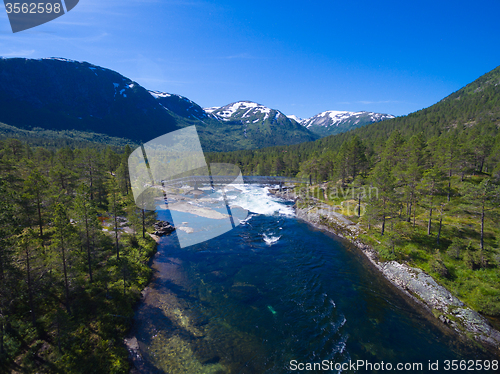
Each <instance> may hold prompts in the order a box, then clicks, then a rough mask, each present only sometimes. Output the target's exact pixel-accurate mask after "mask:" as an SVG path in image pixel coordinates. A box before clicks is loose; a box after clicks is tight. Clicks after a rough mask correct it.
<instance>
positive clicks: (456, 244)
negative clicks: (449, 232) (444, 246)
mask: <svg viewBox="0 0 500 374" xmlns="http://www.w3.org/2000/svg"><path fill="white" fill-rule="evenodd" d="M465 247H466V244H465V241H464V240H463V239H461V238H454V239H453V242H452V243H451V244H450V246H449V247H448V250H447V251H446V254H447V255H448V256H450V257H452V258H454V259H456V260H458V259H459V258H460V255H461V253H462V251H463V250H464V249H465Z"/></svg>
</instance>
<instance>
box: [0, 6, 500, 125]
mask: <svg viewBox="0 0 500 374" xmlns="http://www.w3.org/2000/svg"><path fill="white" fill-rule="evenodd" d="M2 8H3V5H2ZM499 14H500V0H490V1H480V0H479V1H474V2H471V1H437V2H436V0H434V1H413V2H408V1H401V0H399V1H342V2H340V1H335V0H330V1H312V2H304V1H292V0H288V1H273V0H267V1H260V0H254V1H252V2H243V1H234V0H232V1H225V0H224V1H209V0H161V1H160V0H129V1H127V0H120V1H118V0H106V1H103V0H80V3H79V4H78V5H77V6H76V7H75V8H74V9H73V10H72V11H71V12H69V13H68V14H66V15H64V16H62V17H60V18H58V19H56V20H54V21H52V22H49V23H47V24H44V25H41V26H38V27H36V28H33V29H30V30H26V31H22V32H19V33H16V34H13V33H12V31H11V29H10V25H9V23H8V19H7V15H6V13H5V10H4V9H1V11H0V56H4V57H27V58H41V57H65V58H70V59H74V60H78V61H88V62H91V63H93V64H96V65H100V66H103V67H106V68H110V69H113V70H116V71H118V72H119V73H121V74H123V75H124V76H126V77H129V78H131V79H133V80H135V81H137V82H138V83H140V84H141V85H142V86H144V87H146V88H148V89H154V90H159V91H164V92H170V93H177V94H180V95H183V96H186V97H188V98H190V99H191V100H193V101H195V102H197V103H198V104H200V105H201V106H203V107H210V106H222V105H225V104H229V103H231V102H234V101H239V100H251V101H256V102H258V103H260V104H263V105H266V106H269V107H271V108H274V109H279V110H281V111H282V112H284V113H285V114H295V115H297V116H299V117H302V118H307V117H311V116H313V115H315V114H317V113H319V112H322V111H325V110H353V111H358V110H368V111H375V112H382V113H390V114H395V115H403V114H408V113H410V112H413V111H416V110H419V109H421V108H424V107H427V106H430V105H432V104H434V103H435V102H437V101H439V100H440V99H442V98H443V97H445V96H447V95H448V94H450V93H452V92H454V91H456V90H458V89H459V88H461V87H463V86H464V85H466V84H467V83H469V82H471V81H473V80H474V79H476V78H478V77H479V76H480V75H482V74H484V73H486V72H488V71H490V70H492V69H494V68H495V67H496V66H498V65H500V48H499V40H500V38H499V37H500V22H499V21H498V15H499Z"/></svg>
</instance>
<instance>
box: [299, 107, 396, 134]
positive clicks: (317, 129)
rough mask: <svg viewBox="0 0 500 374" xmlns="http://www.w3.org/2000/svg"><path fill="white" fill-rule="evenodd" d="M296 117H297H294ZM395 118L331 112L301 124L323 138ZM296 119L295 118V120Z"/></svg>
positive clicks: (320, 114) (376, 114)
mask: <svg viewBox="0 0 500 374" xmlns="http://www.w3.org/2000/svg"><path fill="white" fill-rule="evenodd" d="M294 117H295V116H294ZM390 118H395V117H394V116H393V115H390V114H381V113H374V112H346V111H334V110H329V111H326V112H322V113H319V114H316V115H315V116H313V117H311V118H308V119H303V120H301V121H300V124H301V125H302V126H304V127H305V128H307V129H308V130H310V131H312V132H313V133H315V134H318V135H320V136H321V137H324V136H328V135H334V134H340V133H342V132H346V131H350V130H352V129H355V128H357V127H362V126H366V125H369V124H371V123H374V122H380V121H383V120H386V119H390ZM294 119H295V118H294Z"/></svg>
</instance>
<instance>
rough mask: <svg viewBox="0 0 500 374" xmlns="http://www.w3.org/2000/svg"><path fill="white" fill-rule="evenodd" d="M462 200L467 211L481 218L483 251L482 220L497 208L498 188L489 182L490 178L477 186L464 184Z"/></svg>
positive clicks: (499, 198) (499, 193)
mask: <svg viewBox="0 0 500 374" xmlns="http://www.w3.org/2000/svg"><path fill="white" fill-rule="evenodd" d="M462 194H463V200H464V202H466V205H467V207H468V209H470V210H471V211H473V212H474V213H476V214H479V215H480V217H481V239H480V249H481V250H483V249H484V220H485V217H486V214H487V213H488V212H489V211H491V210H493V209H495V208H497V207H498V203H499V201H500V186H496V185H494V184H493V183H492V182H491V179H490V178H485V179H483V180H482V181H481V182H480V183H479V184H475V183H473V182H469V183H466V184H465V185H464V186H463V188H462Z"/></svg>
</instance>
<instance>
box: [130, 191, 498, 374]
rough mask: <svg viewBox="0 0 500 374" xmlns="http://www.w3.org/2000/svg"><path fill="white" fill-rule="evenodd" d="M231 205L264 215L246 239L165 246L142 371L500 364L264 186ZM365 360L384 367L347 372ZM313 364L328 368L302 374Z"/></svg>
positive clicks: (149, 298) (138, 334)
mask: <svg viewBox="0 0 500 374" xmlns="http://www.w3.org/2000/svg"><path fill="white" fill-rule="evenodd" d="M228 198H231V199H232V201H233V202H232V204H236V205H239V206H243V207H244V208H246V209H248V210H250V211H251V212H252V213H251V214H250V215H249V216H248V218H247V219H246V220H245V221H244V222H243V223H242V224H240V225H239V226H237V227H236V228H235V229H233V230H231V231H229V232H227V233H226V234H224V235H221V236H219V237H216V238H214V239H211V240H209V241H206V242H203V243H200V244H197V245H193V246H190V247H186V248H182V249H181V248H180V246H179V244H178V240H177V237H176V234H175V233H174V234H173V235H171V236H168V237H163V238H162V239H161V242H160V244H159V247H158V253H157V254H156V256H155V258H154V262H153V269H154V277H153V280H152V282H151V284H150V286H149V287H148V289H147V290H146V292H145V294H146V296H145V298H144V300H143V301H142V302H141V304H140V305H139V306H138V308H137V312H136V316H135V323H134V327H133V330H132V336H134V337H135V338H136V339H137V342H138V357H140V359H138V360H136V364H137V368H138V370H139V372H144V373H149V372H153V373H169V374H177V373H186V374H198V373H200V374H201V373H214V374H215V373H216V374H223V373H224V374H229V373H231V374H233V373H234V374H237V373H242V374H243V373H244V374H251V373H296V372H308V373H313V372H317V373H319V372H335V373H336V372H377V371H376V370H375V369H378V368H380V369H381V368H382V367H381V366H380V365H382V363H383V365H387V364H390V365H392V368H393V370H396V368H397V365H398V364H401V365H404V364H407V365H410V364H411V365H414V364H422V368H423V369H422V370H418V369H419V367H418V366H412V370H406V371H403V372H415V373H417V372H432V373H436V372H448V371H445V370H444V368H445V366H446V360H477V359H483V360H485V359H493V357H490V356H488V355H487V354H486V353H483V352H481V351H480V350H479V349H478V348H475V347H473V346H470V345H469V344H466V343H465V342H464V341H463V340H461V339H459V338H458V336H457V335H456V334H455V333H452V332H450V331H448V330H447V329H446V328H444V327H442V326H441V325H439V324H438V323H436V320H435V319H434V318H433V317H432V316H429V315H428V314H427V313H426V312H423V311H422V310H421V309H420V308H419V307H418V306H417V305H415V304H414V303H413V302H411V301H409V300H407V299H406V298H405V297H404V296H402V295H401V294H400V293H399V291H398V290H396V289H394V288H393V287H392V285H390V283H388V282H387V281H386V280H385V279H384V278H383V277H382V276H381V275H380V274H379V273H377V272H376V270H374V269H373V268H372V267H371V266H370V265H369V263H368V261H366V259H365V258H364V257H363V255H361V254H360V253H359V250H357V249H356V248H354V247H353V246H351V245H350V244H349V243H347V242H345V241H341V240H339V239H337V238H336V237H334V236H333V235H330V234H328V233H324V232H322V231H319V230H317V229H315V228H313V227H311V226H310V225H308V224H307V223H305V222H303V221H301V220H298V219H297V218H295V216H294V213H293V209H292V207H291V203H289V202H285V201H282V200H280V199H278V198H276V197H272V196H270V195H269V194H267V192H266V189H265V188H262V187H246V188H245V189H244V191H243V192H241V191H239V192H234V193H233V195H232V196H228ZM158 218H159V219H163V220H169V219H170V217H169V213H168V211H165V210H161V211H159V212H158ZM194 219H195V217H193V220H194ZM186 220H187V222H189V219H188V218H186ZM356 360H363V362H364V365H370V364H371V365H377V364H378V365H379V366H374V369H373V370H366V368H365V367H361V368H359V367H358V368H357V369H358V370H357V371H356V370H352V369H353V367H352V366H351V367H350V368H349V367H348V366H346V365H347V364H348V363H349V362H351V363H352V362H354V361H356ZM301 363H302V364H304V365H305V364H306V363H311V364H313V363H316V364H317V366H316V370H311V371H306V370H303V371H300V370H294V369H299V368H300V366H299V364H301ZM321 363H323V365H326V364H328V365H330V366H329V369H331V368H333V370H331V371H322V370H320V369H321V368H322V369H326V367H324V366H323V367H320V366H318V365H320V364H321ZM342 363H344V364H345V365H344V367H343V369H344V370H342V367H341V366H340V365H341V364H342ZM429 363H431V364H433V365H434V366H433V367H432V368H433V369H434V368H436V364H437V365H438V370H437V371H436V370H430V369H429ZM335 365H337V366H335ZM303 368H304V369H307V367H306V366H304V367H303ZM313 368H314V367H313ZM385 368H386V370H385V371H387V366H385ZM407 368H410V366H407ZM338 369H340V370H338ZM413 369H415V370H413ZM381 371H382V370H379V371H378V372H381ZM452 372H454V373H456V372H461V371H460V370H457V371H452Z"/></svg>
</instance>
